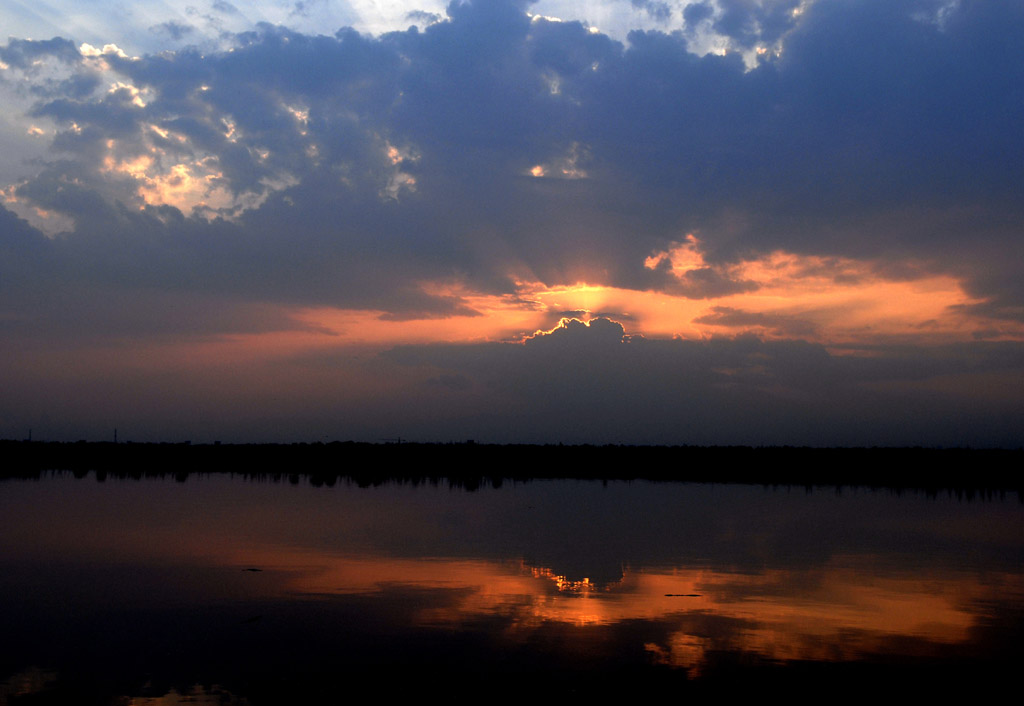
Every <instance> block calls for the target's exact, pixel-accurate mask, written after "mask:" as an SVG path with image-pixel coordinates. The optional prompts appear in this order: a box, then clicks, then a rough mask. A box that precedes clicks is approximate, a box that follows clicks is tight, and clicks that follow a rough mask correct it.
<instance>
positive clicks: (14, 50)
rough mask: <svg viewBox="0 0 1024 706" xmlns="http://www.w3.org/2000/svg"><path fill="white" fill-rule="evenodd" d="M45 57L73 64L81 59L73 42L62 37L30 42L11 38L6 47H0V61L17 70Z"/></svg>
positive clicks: (26, 67) (30, 40) (30, 65)
mask: <svg viewBox="0 0 1024 706" xmlns="http://www.w3.org/2000/svg"><path fill="white" fill-rule="evenodd" d="M45 57H53V58H55V59H57V60H58V61H61V62H64V63H67V64H74V63H77V62H78V61H79V60H80V59H81V55H80V54H79V53H78V49H77V48H76V47H75V44H74V42H72V41H71V40H69V39H64V38H62V37H54V38H53V39H44V40H32V39H15V38H13V37H12V38H11V39H10V40H9V41H8V42H7V46H4V47H0V61H2V62H4V63H5V64H7V65H8V66H12V67H14V68H17V69H29V68H31V67H32V65H33V63H34V62H35V61H37V60H39V59H42V58H45Z"/></svg>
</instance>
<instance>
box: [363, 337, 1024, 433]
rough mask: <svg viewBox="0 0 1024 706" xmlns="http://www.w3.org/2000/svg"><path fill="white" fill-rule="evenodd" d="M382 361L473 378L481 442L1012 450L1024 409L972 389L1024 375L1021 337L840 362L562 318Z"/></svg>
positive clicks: (792, 348)
mask: <svg viewBox="0 0 1024 706" xmlns="http://www.w3.org/2000/svg"><path fill="white" fill-rule="evenodd" d="M383 358H384V360H386V361H387V362H389V363H398V364H400V365H403V366H406V367H409V368H411V369H415V368H420V369H422V370H423V371H424V374H430V375H432V376H435V377H436V376H437V375H439V374H440V375H448V376H458V377H459V379H460V380H461V379H463V378H464V379H466V380H468V381H470V383H465V384H464V385H463V386H462V387H461V388H460V394H461V395H466V394H469V393H470V392H471V391H476V392H477V393H478V395H477V397H476V398H475V399H467V398H466V397H460V398H458V401H456V400H455V399H454V398H445V399H446V400H447V402H445V403H444V404H448V405H455V407H456V408H460V409H461V410H463V415H464V416H461V417H460V418H459V422H460V423H461V424H463V425H464V427H463V428H465V429H466V434H467V436H471V437H472V438H477V439H494V440H500V441H508V440H514V439H523V438H528V439H531V440H538V441H546V442H557V441H565V442H570V441H573V442H582V441H589V442H593V443H601V442H612V443H692V444H713V443H714V444H723V443H725V444H729V443H733V444H735V443H740V444H764V443H776V444H777V443H789V444H812V445H836V444H838V445H871V444H873V443H878V444H897V445H899V444H905V445H914V444H926V445H959V444H965V443H966V444H976V445H989V444H992V445H1006V444H1009V445H1013V444H1014V443H1016V442H1015V441H1014V434H1015V432H1014V431H1013V424H1014V422H1012V421H1011V420H1014V419H1016V420H1019V419H1021V415H1022V414H1024V407H1022V406H1021V404H1020V402H1019V400H1015V399H1014V395H1015V394H1016V393H1015V392H1011V391H1009V390H1007V391H1005V394H1004V395H1001V396H1000V397H999V400H998V401H990V402H989V403H986V405H984V406H982V407H978V406H976V405H975V406H973V407H972V408H973V409H974V413H973V414H971V415H969V416H966V417H965V416H964V405H965V404H967V405H971V403H970V402H969V400H971V399H972V398H974V394H973V393H972V392H971V391H970V388H971V386H972V385H978V384H979V383H980V384H985V385H988V384H991V381H992V380H993V379H994V377H998V376H999V375H1001V374H1003V373H1005V372H1006V371H1008V370H1014V371H1021V370H1022V366H1024V348H1022V346H1021V344H1020V343H1012V344H1009V343H1008V344H981V345H974V344H960V345H954V346H947V347H937V348H933V349H930V350H926V351H922V350H921V349H920V348H917V347H875V348H874V349H873V350H872V351H871V352H870V355H853V356H850V355H847V356H835V355H832V354H830V353H829V352H828V351H827V350H826V349H825V348H824V347H822V346H820V345H817V344H810V343H805V342H801V341H793V340H781V341H774V342H769V341H764V340H761V339H758V338H756V337H753V336H744V337H738V338H715V339H710V340H705V341H684V340H678V339H677V340H652V339H648V338H644V337H637V336H628V335H624V330H623V327H622V326H621V325H620V324H618V323H616V322H612V321H609V320H606V319H596V320H593V321H591V322H590V324H589V325H588V324H585V323H583V322H580V321H573V320H567V321H563V322H562V324H561V325H559V326H558V327H557V328H555V329H554V330H552V331H550V332H544V333H538V334H537V335H535V336H534V337H532V338H530V339H528V340H527V341H526V344H525V345H522V344H508V343H493V344H476V345H430V346H404V347H398V348H396V349H394V350H392V351H390V352H388V353H386V354H383ZM431 371H432V372H431ZM1019 387H1020V386H1019V385H1015V386H1014V389H1015V390H1017V389H1019ZM420 403H421V404H423V405H425V411H424V413H423V415H422V418H419V415H411V416H412V417H414V418H408V421H407V422H406V423H407V424H408V425H409V428H412V429H418V430H422V431H419V433H423V434H429V432H428V431H427V429H429V428H430V424H429V423H426V421H425V420H426V419H427V418H429V415H430V414H432V413H433V405H439V404H441V402H440V400H433V401H423V400H421V402H420ZM427 410H429V411H427ZM450 412H451V409H449V413H450ZM1001 415H1005V417H1002V416H1001Z"/></svg>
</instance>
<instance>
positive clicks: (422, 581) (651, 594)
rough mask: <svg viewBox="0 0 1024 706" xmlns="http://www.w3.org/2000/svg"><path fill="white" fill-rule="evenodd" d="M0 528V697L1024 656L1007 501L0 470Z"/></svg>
mask: <svg viewBox="0 0 1024 706" xmlns="http://www.w3.org/2000/svg"><path fill="white" fill-rule="evenodd" d="M0 530H2V532H0V635H3V636H4V639H3V640H2V645H0V704H3V703H10V704H15V703H76V704H77V703H97V704H144V703H162V704H172V703H179V702H185V701H189V702H191V703H196V702H199V703H207V702H208V703H240V704H245V703H251V704H264V703H291V702H299V701H301V702H303V703H336V702H339V701H342V700H345V699H346V698H347V697H348V696H351V694H352V691H353V690H354V689H358V688H364V687H370V688H373V689H374V690H375V691H376V692H377V693H384V692H392V691H395V692H409V693H430V692H432V691H439V690H446V691H460V690H462V691H466V692H470V693H473V694H479V695H481V696H484V695H489V696H490V697H493V696H495V695H503V694H504V695H511V694H519V693H523V694H525V693H533V692H535V691H536V690H538V689H544V690H554V691H556V692H559V693H562V694H566V695H572V694H579V695H588V694H592V693H598V694H599V693H604V692H607V691H610V690H615V691H622V692H627V691H628V692H630V693H634V692H645V691H646V692H650V693H654V692H659V693H660V692H669V691H678V692H680V693H682V692H685V691H686V690H688V689H689V690H693V691H697V690H699V689H700V688H707V685H709V684H711V685H714V688H716V689H720V688H737V686H738V685H756V686H757V688H772V687H779V688H782V687H785V688H791V686H792V684H798V685H803V686H806V687H807V688H808V689H811V688H816V687H817V685H818V684H820V683H824V682H827V683H829V684H830V685H831V687H830V688H835V687H836V686H837V685H840V684H843V683H848V684H849V685H850V686H856V685H858V684H859V685H863V684H865V683H874V682H879V683H880V682H881V681H882V680H884V681H885V683H886V684H889V685H891V684H892V683H893V682H894V680H895V681H896V682H902V683H903V684H904V685H905V686H906V685H911V684H913V685H915V686H914V688H920V687H921V685H922V683H927V684H931V685H933V686H935V687H936V688H937V689H943V690H945V689H947V688H964V689H967V688H970V689H978V688H982V689H984V688H988V687H989V686H991V687H992V688H996V687H998V686H1000V685H1001V684H1000V682H1003V681H1005V683H1006V684H1013V683H1014V680H1013V677H1012V674H1011V673H1012V671H1013V670H1014V669H1015V667H1016V666H1019V664H1020V662H1021V657H1022V655H1024V652H1022V648H1021V647H1020V641H1021V638H1022V637H1024V629H1022V628H1024V505H1022V504H1021V503H1020V502H1019V501H1018V499H1017V497H1016V496H1013V497H1010V498H1007V499H1005V500H998V499H997V500H992V501H984V502H982V501H973V502H966V501H960V500H957V499H956V498H950V497H945V496H940V497H934V498H929V497H926V496H925V495H922V494H915V493H912V492H905V493H903V494H901V495H894V494H891V493H888V492H872V491H869V490H853V489H844V490H843V492H842V493H837V492H836V491H835V489H816V490H815V491H813V492H811V493H808V492H806V491H805V490H804V489H803V488H800V489H792V490H787V489H776V490H772V489H765V488H761V487H752V486H724V485H721V486H720V485H716V486H712V485H687V484H664V483H663V484H655V483H646V482H633V483H608V484H602V483H600V482H579V481H565V482H561V481H535V482H529V483H517V484H509V483H506V484H505V485H504V486H502V487H501V488H497V489H495V488H485V489H480V490H477V491H475V492H466V491H464V490H460V489H450V488H448V487H447V486H431V485H420V486H412V485H394V484H392V485H385V486H379V487H373V488H359V487H356V486H351V485H338V486H336V487H312V486H310V485H309V484H308V483H306V482H305V481H304V480H300V481H299V482H298V483H296V484H290V483H269V482H253V481H247V480H243V479H241V478H237V477H235V478H232V477H229V476H227V475H218V476H192V477H190V478H189V479H188V480H187V481H185V482H175V481H173V480H155V479H148V480H139V481H133V480H114V479H110V480H106V481H105V482H97V481H96V479H95V477H89V478H86V479H81V480H76V479H74V478H73V477H72V476H70V475H59V476H46V477H44V478H42V479H41V480H37V481H5V482H0ZM872 680H874V682H873V681H872ZM751 688H753V687H751Z"/></svg>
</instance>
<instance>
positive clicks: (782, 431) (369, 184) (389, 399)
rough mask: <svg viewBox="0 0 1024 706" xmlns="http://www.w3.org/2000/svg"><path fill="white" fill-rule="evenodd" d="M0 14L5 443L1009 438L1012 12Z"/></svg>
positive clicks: (1021, 227)
mask: <svg viewBox="0 0 1024 706" xmlns="http://www.w3.org/2000/svg"><path fill="white" fill-rule="evenodd" d="M0 23H2V26H3V28H4V31H5V33H6V34H7V35H9V38H8V39H7V40H6V43H4V44H0V99H2V107H0V437H2V438H24V437H26V436H27V435H28V434H29V430H31V431H32V434H33V438H38V439H56V440H75V439H80V438H83V439H93V440H100V439H109V438H112V435H113V430H114V428H117V429H118V430H119V431H118V434H119V438H121V439H134V440H138V441H143V440H167V441H177V440H185V439H190V440H193V441H195V442H208V441H212V440H214V439H218V440H224V441H315V440H325V441H326V440H333V439H342V440H344V439H357V440H366V441H377V440H380V439H385V438H397V437H401V438H403V439H410V440H417V441H450V440H465V439H475V440H477V441H482V442H542V443H548V442H554V443H557V442H565V443H583V442H588V443H645V444H647V443H676V444H811V445H834V444H840V445H868V446H870V445H917V444H921V445H928V446H931V445H941V446H963V445H971V446H1010V447H1018V446H1020V445H1021V444H1022V443H1024V441H1022V438H1024V434H1022V430H1024V88H1022V87H1024V3H1019V2H989V1H986V0H906V1H905V2H892V1H891V0H701V1H698V2H688V1H685V0H665V1H659V0H586V1H582V2H579V1H571V0H540V1H539V2H532V3H531V2H525V1H523V0H468V1H465V2H459V1H458V0H456V2H453V3H451V4H450V5H446V4H445V3H443V2H437V1H436V0H383V1H374V0H353V1H352V2H346V1H344V0H298V1H296V0H254V1H252V2H246V3H243V2H234V3H232V2H227V1H226V0H212V1H211V0H184V1H181V2H178V1H177V0H152V1H151V2H131V3H128V2H109V1H107V0H104V1H100V0H32V1H31V2H30V1H28V0H6V1H5V3H4V5H3V7H2V8H0Z"/></svg>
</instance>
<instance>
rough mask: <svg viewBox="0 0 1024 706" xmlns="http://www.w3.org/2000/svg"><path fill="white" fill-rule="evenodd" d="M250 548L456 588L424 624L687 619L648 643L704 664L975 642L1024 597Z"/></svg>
mask: <svg viewBox="0 0 1024 706" xmlns="http://www.w3.org/2000/svg"><path fill="white" fill-rule="evenodd" d="M253 549H254V550H255V551H244V552H242V553H241V555H240V556H238V557H237V558H236V559H235V560H234V561H235V563H236V564H237V565H238V566H239V567H244V566H251V565H260V566H262V567H264V570H266V571H271V572H274V573H275V574H279V575H280V576H282V578H283V580H284V584H283V589H284V590H285V591H287V592H290V593H291V592H297V593H302V594H310V595H323V594H346V593H372V592H377V591H381V590H383V589H385V588H388V587H398V586H407V587H416V588H419V589H453V590H454V593H455V595H457V596H458V597H457V599H456V600H455V601H454V602H451V601H448V600H446V601H444V603H443V605H440V606H435V607H430V608H424V609H422V610H421V611H420V613H419V614H418V617H417V622H418V624H420V625H433V626H446V627H457V626H458V625H460V624H463V623H465V622H467V621H471V620H473V619H475V618H478V617H486V616H492V615H502V616H505V617H506V618H507V619H508V620H509V627H508V629H509V630H510V631H512V632H516V631H524V630H525V631H529V630H532V629H537V628H539V627H541V626H543V625H545V624H549V623H562V624H569V625H575V626H588V625H609V624H613V623H619V622H624V621H633V620H645V621H666V622H670V623H675V624H677V625H678V626H679V627H678V629H677V630H675V631H674V632H673V633H672V635H671V637H670V638H669V639H668V640H667V641H666V642H665V643H664V644H658V643H647V644H646V645H645V649H647V651H648V652H650V653H651V656H652V659H654V660H655V661H658V662H662V663H665V664H670V665H674V666H680V667H687V668H688V669H690V670H692V671H693V673H699V671H700V668H701V665H702V663H703V661H704V654H705V651H707V650H710V649H722V648H727V649H732V650H735V649H741V650H743V651H745V652H748V653H751V654H756V655H758V656H760V657H763V658H765V659H769V660H780V661H781V660H852V659H857V658H861V657H865V656H868V655H871V654H881V653H886V652H887V651H888V648H887V644H888V643H889V642H890V641H892V640H893V639H895V638H899V639H901V640H903V642H901V647H900V649H901V650H903V652H902V654H914V653H915V650H917V651H922V650H929V649H934V648H935V646H936V645H955V644H958V643H966V642H968V641H969V640H970V638H971V631H972V629H973V628H974V627H975V626H976V625H977V623H978V620H979V618H980V617H983V616H981V615H979V613H978V612H977V610H978V608H977V607H978V606H983V605H985V604H986V603H990V602H992V601H1007V600H1011V601H1012V600H1014V598H1013V597H1014V596H1016V597H1017V598H1016V600H1020V598H1024V580H1022V577H1021V576H1019V575H1014V574H998V575H995V576H993V575H989V576H985V577H978V576H974V575H969V574H966V573H962V572H959V573H958V572H953V571H944V570H939V569H932V570H924V571H922V570H921V569H919V568H917V569H915V570H914V571H903V570H898V569H892V570H886V571H880V570H879V567H878V566H876V565H875V563H874V562H873V561H872V557H870V556H846V557H842V556H841V557H835V558H833V559H832V560H831V561H830V562H828V563H827V564H825V565H824V566H819V567H814V568H808V569H792V570H784V569H771V570H766V571H762V572H759V573H736V572H732V571H729V570H722V569H713V568H695V567H666V568H654V569H651V568H648V569H644V570H630V569H624V572H623V576H622V578H621V580H619V581H617V582H613V583H610V584H607V585H597V584H594V583H593V582H591V581H590V580H589V579H587V578H581V579H572V578H568V577H566V576H565V575H562V574H559V573H558V572H557V570H554V569H550V568H546V567H536V566H529V565H527V564H525V563H522V562H518V563H508V562H506V563H501V562H493V561H486V560H467V559H445V558H430V559H403V558H391V557H375V556H358V557H341V556H331V555H325V554H318V553H316V552H313V551H312V550H308V551H301V552H298V553H296V551H295V550H294V549H293V548H289V549H281V550H274V549H273V548H270V547H266V546H264V547H260V548H255V547H254V548H253ZM709 616H710V617H714V618H725V619H729V621H731V624H733V625H740V626H742V627H741V628H736V629H730V631H729V632H727V633H723V634H720V635H708V634H700V635H698V634H694V633H692V632H690V629H691V628H690V627H689V625H688V621H689V620H691V619H697V618H699V617H705V618H706V617H709Z"/></svg>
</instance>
